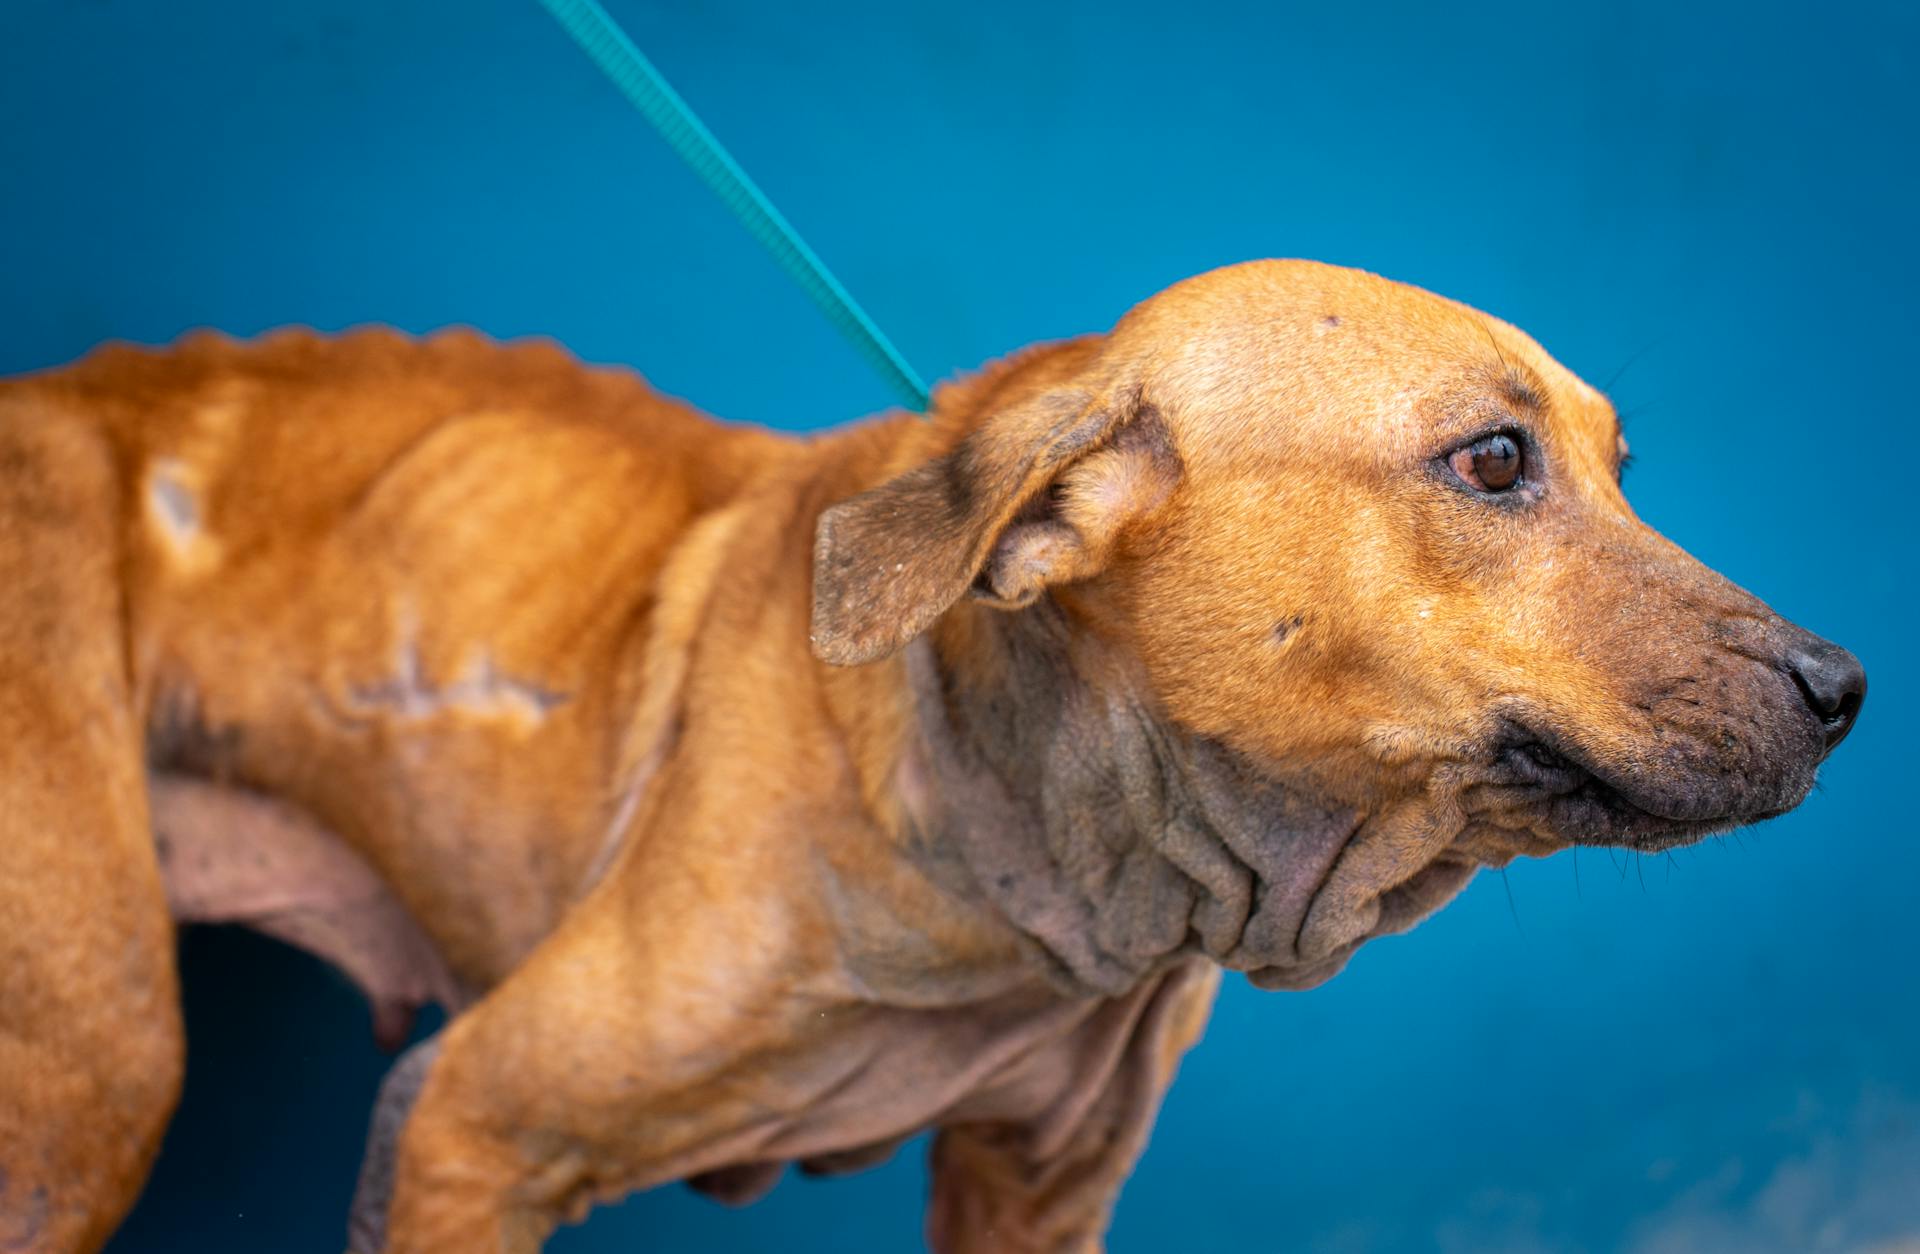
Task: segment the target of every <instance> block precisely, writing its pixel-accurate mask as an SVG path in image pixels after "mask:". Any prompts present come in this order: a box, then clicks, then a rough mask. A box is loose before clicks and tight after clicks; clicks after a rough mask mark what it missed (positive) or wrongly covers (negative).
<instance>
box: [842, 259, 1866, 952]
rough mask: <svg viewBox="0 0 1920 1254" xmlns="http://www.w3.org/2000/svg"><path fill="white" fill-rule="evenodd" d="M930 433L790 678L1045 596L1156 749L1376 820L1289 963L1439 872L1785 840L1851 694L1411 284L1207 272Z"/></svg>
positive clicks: (1046, 358) (959, 398)
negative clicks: (1576, 855)
mask: <svg viewBox="0 0 1920 1254" xmlns="http://www.w3.org/2000/svg"><path fill="white" fill-rule="evenodd" d="M939 408H940V409H941V411H942V413H941V415H940V417H941V420H942V421H948V422H951V423H953V424H956V425H955V439H954V440H953V441H951V442H950V443H951V448H950V451H948V452H946V453H945V454H944V455H943V456H940V457H937V458H935V459H933V460H930V461H927V462H926V463H925V464H923V465H920V466H918V467H917V468H914V469H911V470H909V471H907V472H906V473H905V474H903V475H901V476H900V477H898V478H896V479H894V480H892V481H891V482H889V483H887V484H886V485H885V486H883V487H881V488H878V489H875V490H873V491H871V492H868V493H865V494H863V495H861V496H859V497H856V498H854V499H852V500H850V501H848V502H845V503H843V504H841V505H839V506H837V507H835V508H834V509H832V510H829V511H828V512H827V513H826V515H825V516H824V517H823V519H822V522H821V528H820V533H819V546H818V550H817V555H816V567H815V598H816V601H815V617H814V648H815V651H816V653H817V654H818V655H819V656H820V657H822V658H824V659H826V660H828V661H831V662H840V663H856V662H863V661H868V660H872V659H875V658H878V657H882V656H885V655H887V654H888V653H891V652H893V651H894V650H896V649H897V648H899V647H900V646H901V645H902V644H903V643H905V642H906V641H907V640H909V639H910V638H912V637H913V636H914V635H916V634H918V633H919V632H921V631H922V630H924V629H925V628H926V627H928V626H929V625H930V624H931V623H932V622H933V621H934V620H935V619H937V618H938V617H939V616H940V615H942V614H943V613H945V612H946V611H948V609H949V608H950V607H952V606H953V605H954V604H955V603H956V602H959V601H961V600H962V599H963V598H970V599H971V600H974V601H984V602H986V603H987V604H989V605H992V606H997V607H1000V608H1003V609H1006V610H1008V611H1011V612H1018V611H1019V610H1020V609H1021V608H1022V607H1024V606H1027V605H1028V604H1030V603H1031V602H1033V601H1034V600H1035V599H1036V598H1038V597H1040V596H1042V595H1051V596H1053V597H1055V599H1056V600H1058V601H1060V602H1061V603H1062V604H1064V605H1065V606H1066V607H1067V612H1068V615H1069V617H1070V618H1076V617H1077V619H1078V620H1079V621H1082V622H1084V623H1085V624H1086V625H1087V627H1088V629H1089V630H1095V631H1098V632H1099V633H1101V634H1102V635H1103V636H1104V637H1105V638H1107V639H1109V640H1112V641H1117V642H1119V644H1120V645H1121V647H1122V648H1123V649H1124V650H1125V652H1126V653H1127V654H1128V655H1129V656H1130V657H1132V658H1133V659H1136V660H1137V663H1138V667H1139V672H1140V674H1141V675H1143V676H1144V679H1143V681H1142V682H1143V683H1144V684H1145V686H1146V687H1147V688H1148V689H1150V692H1151V697H1152V700H1153V701H1154V702H1156V703H1157V706H1158V708H1159V709H1160V710H1162V711H1164V714H1165V716H1166V717H1167V718H1168V719H1169V720H1170V721H1171V722H1172V723H1174V724H1176V725H1178V726H1179V727H1181V728H1183V729H1186V730H1188V731H1190V732H1193V733H1196V734H1197V735H1200V736H1203V737H1206V738H1208V739H1210V740H1213V741H1217V742H1218V743H1220V744H1223V745H1225V746H1227V747H1229V748H1230V749H1232V750H1233V751H1235V752H1236V753H1237V754H1239V755H1241V756H1242V757H1243V758H1244V759H1245V760H1248V761H1252V762H1255V763H1260V764H1263V766H1262V769H1263V770H1268V771H1271V772H1274V773H1276V774H1277V775H1279V776H1282V777H1284V778H1286V779H1287V780H1289V781H1290V782H1293V783H1294V784H1296V785H1297V786H1300V787H1306V788H1309V789H1311V790H1312V791H1313V793H1314V795H1316V796H1317V797H1320V798H1323V799H1325V800H1327V801H1329V802H1332V803H1337V804H1339V805H1344V806H1351V807H1354V808H1355V810H1356V811H1362V812H1365V813H1369V814H1384V813H1393V812H1396V807H1398V808H1399V811H1400V812H1403V813H1404V814H1405V815H1406V816H1409V817H1406V818H1404V819H1403V820H1402V821H1397V822H1393V823H1387V824H1383V825H1380V830H1379V833H1378V835H1377V837H1376V838H1374V839H1372V840H1371V842H1370V843H1369V844H1368V845H1367V847H1366V848H1356V849H1350V850H1348V851H1347V852H1346V853H1345V854H1344V855H1342V857H1341V861H1340V866H1339V868H1338V871H1337V873H1335V874H1332V875H1330V876H1329V878H1328V880H1327V882H1326V883H1325V885H1324V886H1323V887H1321V888H1320V889H1319V890H1318V891H1319V895H1320V897H1321V898H1322V900H1320V901H1319V902H1318V903H1317V904H1316V905H1314V907H1313V916H1314V918H1313V920H1312V921H1310V922H1308V923H1306V924H1303V933H1302V938H1301V946H1302V951H1303V953H1306V954H1309V955H1314V954H1317V955H1322V956H1324V955H1327V954H1332V953H1335V952H1337V951H1340V950H1341V949H1343V947H1346V946H1349V945H1350V944H1352V943H1354V942H1356V941H1357V940H1358V939H1360V938H1363V937H1364V936H1365V935H1368V934H1374V933H1376V932H1377V931H1378V930H1380V924H1381V902H1382V900H1383V898H1384V897H1385V896H1386V894H1388V893H1390V892H1391V891H1392V890H1394V889H1395V888H1396V887H1398V886H1401V885H1404V884H1406V883H1408V882H1409V881H1410V880H1412V879H1413V877H1415V876H1416V875H1418V874H1419V873H1420V872H1422V871H1423V870H1426V869H1428V868H1430V867H1431V866H1432V864H1433V863H1434V862H1435V860H1436V859H1438V858H1441V857H1442V855H1443V854H1444V856H1445V857H1446V858H1447V859H1449V860H1451V861H1452V862H1453V863H1454V864H1456V865H1468V864H1474V863H1478V864H1496V865H1497V864H1501V863H1504V862H1505V861H1507V860H1508V859H1510V858H1511V857H1513V856H1515V855H1516V854H1520V853H1545V852H1549V851H1551V850H1553V849H1556V848H1561V847H1564V846H1566V845H1568V844H1570V843H1604V844H1611V845H1624V846H1629V847H1631V848H1634V849H1641V850H1657V849H1662V848H1666V847H1668V846H1672V845H1675V844H1680V843H1684V842H1687V841H1692V840H1696V839H1698V838H1700V837H1702V836H1704V835H1706V834H1708V833H1711V832H1716V831H1722V830H1725V829H1727V828H1731V827H1735V826H1738V825H1741V824H1746V823H1752V822H1756V821H1758V820H1761V819H1766V818H1771V817H1773V816H1775V815H1778V814H1781V813H1784V812H1785V811H1787V810H1789V809H1791V808H1793V807H1794V806H1795V805H1797V804H1799V802H1800V801H1801V800H1802V799H1803V798H1804V797H1805V796H1806V795H1807V793H1808V791H1809V789H1810V788H1811V787H1812V784H1813V779H1814V772H1815V770H1816V769H1817V768H1818V766H1819V764H1820V763H1821V761H1822V760H1823V759H1824V758H1825V757H1826V756H1827V754H1828V753H1829V752H1831V751H1832V749H1833V747H1834V746H1835V745H1837V744H1838V743H1839V741H1840V740H1841V739H1842V738H1843V737H1844V736H1845V735H1846V734H1847V732H1848V730H1849V729H1850V728H1851V726H1852V724H1853V721H1854V718H1855V716H1856V715H1857V713H1858V712H1859V709H1860V704H1861V701H1862V699H1863V697H1864V695H1865V691H1866V679H1865V675H1864V673H1863V671H1862V669H1861V667H1860V664H1859V663H1858V662H1857V661H1856V660H1855V659H1854V657H1853V656H1852V655H1851V654H1849V653H1847V652H1846V651H1845V650H1844V649H1841V648H1839V647H1838V646H1836V645H1833V644H1830V643H1828V642H1827V641H1825V640H1822V639H1821V638H1819V637H1817V636H1815V635H1812V634H1811V633H1809V632H1807V631H1804V630H1802V629H1801V628H1799V627H1796V626H1794V625H1793V624H1791V623H1788V622H1786V621H1784V620H1783V619H1781V618H1780V617H1779V616H1777V615H1775V614H1774V613H1772V612H1771V611H1770V610H1769V609H1768V608H1767V607H1766V606H1765V605H1763V604H1761V603H1760V602H1759V601H1758V600H1756V599H1755V598H1753V597H1751V596H1749V595H1748V594H1746V593H1745V592H1743V591H1741V590H1740V589H1739V588H1737V587H1735V586H1734V585H1733V584H1731V583H1729V582H1728V581H1727V580H1725V579H1723V578H1721V577H1720V576H1719V575H1716V574H1715V573H1713V572H1712V571H1710V570H1708V569H1706V568H1705V567H1703V566H1702V565H1701V564H1700V563H1698V562H1696V561H1695V560H1694V559H1692V558H1691V557H1689V556H1688V555H1687V554H1686V553H1684V552H1682V551H1681V550H1680V549H1679V548H1678V547H1676V546H1675V545H1673V544H1672V543H1670V542H1668V541H1667V540H1666V539H1664V538H1663V537H1662V536H1660V535H1659V534H1658V533H1656V532H1655V531H1653V530H1652V529H1651V528H1649V527H1647V526H1646V525H1645V524H1643V523H1642V522H1641V521H1640V520H1639V519H1638V518H1636V517H1635V516H1634V513H1633V510H1632V509H1631V508H1630V507H1629V506H1628V504H1627V502H1626V499H1625V497H1624V496H1623V495H1622V493H1621V487H1620V470H1621V465H1622V462H1623V461H1624V459H1625V457H1626V453H1627V448H1626V442H1625V440H1624V438H1623V437H1622V435H1621V431H1620V425H1619V422H1618V420H1617V418H1616V416H1615V414H1614V411H1613V409H1612V407H1611V406H1610V405H1609V404H1608V402H1607V400H1606V398H1605V397H1603V396H1602V395H1601V394H1600V393H1598V392H1597V391H1595V390H1594V389H1593V388H1591V387H1589V386H1587V385H1586V384H1585V383H1583V382H1581V381H1580V380H1579V379H1578V378H1576V377H1574V375H1573V374H1572V373H1570V372H1569V371H1567V370H1566V369H1565V368H1564V367H1562V366H1561V365H1559V364H1558V363H1557V362H1555V361H1554V360H1553V359H1552V358H1551V357H1549V356H1548V355H1547V354H1546V353H1545V352H1544V351H1543V350H1542V349H1541V348H1540V347H1539V346H1538V345H1537V344H1535V343H1534V342H1533V340H1531V339H1530V338H1528V337H1527V336H1526V335H1524V334H1522V333H1521V332H1519V331H1518V330H1516V329H1514V328H1513V327H1510V326H1508V325H1506V324H1505V323H1503V322H1500V321H1498V320H1497V319H1494V318H1490V317H1488V316H1486V315H1484V314H1481V313H1478V312H1476V311H1474V310H1471V309H1468V308H1466V307H1464V306H1462V305H1459V304H1456V303H1454V302H1451V301H1448V300H1445V299H1442V298H1439V297H1436V296H1433V295H1431V294H1429V293H1426V292H1423V291H1420V290H1418V289H1415V288H1411V287H1406V286H1403V285H1400V284H1396V283H1392V282H1388V281H1386V280H1383V279H1380V278H1377V277H1374V276H1372V275H1367V274H1363V273H1359V272H1355V271H1350V270H1343V269H1338V268H1334V267H1328V266H1321V265H1315V264H1310V263H1303V262H1261V263H1253V264H1249V265H1244V266H1237V267H1231V268H1228V269H1225V270H1220V271H1215V272H1213V273H1211V274H1206V275H1202V276H1200V277H1199V278H1196V279H1192V280H1189V281H1188V282H1185V283H1182V284H1179V285H1177V286H1175V287H1173V288H1171V289H1169V290H1168V291H1166V292H1164V293H1162V294H1160V295H1159V296H1156V297H1154V298H1152V299H1150V300H1148V301H1147V302H1145V303H1144V304H1142V305H1141V306H1139V307H1138V308H1137V309H1135V310H1134V311H1133V312H1132V313H1130V314H1129V315H1128V316H1127V317H1126V318H1125V319H1124V320H1123V321H1122V322H1121V323H1120V325H1119V326H1118V327H1116V328H1115V329H1114V331H1113V332H1112V333H1110V334H1109V335H1107V336H1104V337H1095V338H1089V339H1087V340H1081V341H1073V342H1071V343H1069V344H1066V345H1063V346H1058V347H1056V348H1055V349H1053V350H1051V351H1042V352H1040V353H1038V354H1035V355H1032V356H1030V357H1027V358H1024V359H1020V360H1017V361H1016V362H1014V363H1013V364H1011V365H1009V366H1007V367H1005V368H1003V369H1001V370H999V371H997V372H989V373H988V374H987V375H985V376H982V377H981V378H980V379H978V380H975V381H973V382H971V383H967V384H962V385H956V386H955V388H953V389H952V390H951V391H950V392H949V394H948V395H946V396H944V397H943V398H942V404H941V406H940V407H939ZM962 430H964V435H962V434H960V432H961V431H962ZM1463 878H1464V877H1463V876H1459V877H1454V881H1453V883H1454V886H1457V881H1458V880H1460V879H1463ZM1388 904H1389V908H1390V907H1391V903H1390V902H1389V903H1388ZM1423 908H1424V907H1423Z"/></svg>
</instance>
